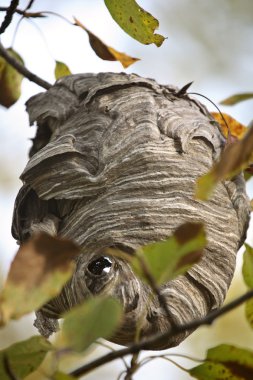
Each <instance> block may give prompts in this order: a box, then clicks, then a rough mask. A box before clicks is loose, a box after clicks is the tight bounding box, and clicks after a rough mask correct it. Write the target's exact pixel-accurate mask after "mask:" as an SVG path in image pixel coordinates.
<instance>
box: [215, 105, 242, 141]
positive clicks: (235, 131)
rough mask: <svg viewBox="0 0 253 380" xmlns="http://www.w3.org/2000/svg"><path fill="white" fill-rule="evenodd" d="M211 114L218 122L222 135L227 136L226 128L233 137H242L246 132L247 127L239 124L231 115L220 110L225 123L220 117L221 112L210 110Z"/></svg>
mask: <svg viewBox="0 0 253 380" xmlns="http://www.w3.org/2000/svg"><path fill="white" fill-rule="evenodd" d="M211 115H212V116H213V117H214V119H215V120H216V121H217V122H218V123H219V124H220V127H221V132H222V133H223V135H224V136H225V137H226V138H227V137H228V128H227V125H228V127H229V130H230V132H231V135H232V136H234V137H237V138H238V139H241V138H243V136H244V135H245V133H246V132H247V127H245V125H243V124H241V123H240V122H239V121H237V120H236V119H234V118H233V117H232V116H230V115H228V114H226V113H224V112H222V115H223V117H224V119H225V121H226V123H227V125H226V123H225V121H224V119H223V118H222V116H221V114H220V113H218V112H212V113H211Z"/></svg>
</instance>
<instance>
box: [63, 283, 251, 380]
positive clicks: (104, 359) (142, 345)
mask: <svg viewBox="0 0 253 380" xmlns="http://www.w3.org/2000/svg"><path fill="white" fill-rule="evenodd" d="M252 297H253V289H252V290H250V291H248V292H247V293H245V294H243V295H242V296H240V297H238V298H236V299H235V300H233V301H232V302H230V303H228V304H227V305H225V306H223V307H222V308H221V309H219V310H214V311H211V312H210V313H209V314H208V315H207V316H206V317H204V318H201V319H195V320H193V321H190V322H188V323H185V324H183V325H175V326H173V328H172V329H170V331H168V332H166V333H159V334H155V335H153V336H151V337H150V338H146V339H143V340H141V341H140V342H138V343H134V344H132V345H131V346H129V347H126V348H123V349H121V350H118V351H115V352H110V353H109V354H107V355H104V356H101V357H100V358H98V359H95V360H93V361H91V362H90V363H88V364H85V365H83V366H81V367H79V368H77V369H76V370H74V371H72V372H71V373H70V375H71V376H73V377H79V376H81V375H84V374H86V373H88V372H90V371H92V370H93V369H95V368H98V367H100V366H102V365H104V364H106V363H109V362H111V361H113V360H115V359H118V358H121V357H123V356H126V355H130V354H134V353H138V352H140V351H141V350H145V349H149V347H150V346H151V345H154V344H159V343H160V342H161V341H164V339H169V338H171V337H172V336H175V335H177V334H179V333H182V332H184V331H187V330H191V329H195V328H197V327H199V326H203V325H211V324H212V323H213V321H214V320H216V319H217V318H219V317H221V316H222V315H224V314H226V313H228V312H229V311H231V310H233V309H235V308H236V307H238V306H240V305H241V304H243V303H244V302H246V301H247V300H249V299H250V298H252Z"/></svg>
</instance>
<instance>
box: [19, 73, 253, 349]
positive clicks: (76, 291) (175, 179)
mask: <svg viewBox="0 0 253 380" xmlns="http://www.w3.org/2000/svg"><path fill="white" fill-rule="evenodd" d="M27 110H28V113H29V117H30V123H31V124H34V123H35V122H36V123H37V134H36V137H35V139H34V141H33V146H32V148H31V151H30V160H29V162H28V164H27V166H26V168H25V170H24V172H23V173H22V175H21V179H22V181H23V183H24V185H23V187H22V188H21V190H20V192H19V194H18V196H17V200H16V206H15V211H14V219H13V235H14V237H15V238H16V239H17V240H19V241H20V242H23V241H25V240H26V239H27V238H28V237H29V236H30V235H32V234H33V233H34V232H36V231H46V232H48V233H50V234H52V235H59V236H63V237H66V238H69V239H72V240H73V241H75V242H76V243H77V244H79V245H80V247H81V248H82V250H83V253H82V254H81V255H80V256H79V257H78V259H77V263H76V271H75V273H74V275H73V277H72V279H71V281H70V282H69V283H68V284H67V285H66V286H65V287H64V289H63V291H62V293H61V294H60V295H59V296H58V297H56V298H55V299H53V300H52V301H50V302H49V303H48V304H47V305H45V306H44V307H43V308H42V309H41V310H39V311H38V312H37V320H36V322H35V324H36V326H37V327H38V329H39V330H40V332H41V333H42V334H43V335H45V336H48V335H50V333H52V332H53V331H55V330H56V329H57V318H59V317H60V315H61V314H62V313H63V312H64V311H66V310H68V309H69V308H71V307H72V306H74V305H76V304H78V303H80V302H82V301H83V300H84V299H86V298H87V297H90V296H92V295H96V294H108V295H112V296H113V297H115V298H117V299H118V300H120V302H121V303H122V304H123V306H124V321H123V323H122V326H121V328H120V329H119V330H118V332H117V333H116V334H115V336H114V337H113V341H114V342H116V343H119V344H129V343H130V342H131V341H133V339H134V333H135V327H136V324H137V323H138V321H139V320H140V317H143V314H144V315H145V318H144V319H143V324H142V330H141V334H142V336H143V337H147V336H150V335H151V334H154V333H156V332H163V331H166V330H168V329H169V328H170V326H171V325H172V324H183V323H186V322H189V321H192V320H193V319H196V318H201V317H204V316H205V315H206V314H207V313H209V312H210V311H211V310H214V309H217V308H219V307H220V306H221V304H222V303H223V301H224V297H225V295H226V293H227V290H228V287H229V285H230V282H231V279H232V276H233V272H234V268H235V259H236V252H237V250H238V248H239V247H240V245H241V244H242V242H243V239H244V238H245V231H246V228H247V225H248V219H249V203H248V199H247V196H246V194H245V187H244V180H243V178H242V176H241V175H238V176H236V177H234V178H233V179H232V180H231V181H224V182H222V183H220V184H219V185H218V186H217V188H216V190H215V192H214V194H213V196H212V198H211V200H209V201H208V202H201V201H199V200H196V199H195V198H194V189H195V183H196V179H197V178H198V177H199V176H200V175H202V174H204V173H206V172H207V171H208V170H209V169H210V168H211V167H212V165H213V163H214V161H215V160H217V159H218V157H219V155H220V153H221V150H222V149H223V148H224V143H225V142H224V137H223V136H222V134H221V133H220V130H219V128H218V127H217V125H215V123H214V122H213V119H212V117H211V116H210V114H209V113H208V111H207V110H206V109H205V107H204V106H203V105H201V104H200V103H199V102H197V101H196V100H194V99H191V98H190V97H189V96H187V95H185V94H182V93H180V92H178V89H177V88H175V87H173V86H162V85H159V84H157V83H156V82H155V81H154V80H151V79H144V78H141V77H139V76H138V75H134V74H131V75H126V74H123V73H120V74H114V73H101V74H98V75H95V74H80V75H72V76H68V77H65V78H62V79H60V80H58V81H57V82H56V84H55V85H54V86H53V87H52V88H50V90H48V91H47V92H44V93H41V94H38V95H35V96H34V97H32V98H31V99H30V100H29V101H28V102H27ZM185 222H202V223H204V224H205V227H206V231H207V237H208V245H207V247H206V249H205V252H204V256H203V258H202V259H201V261H200V262H199V263H198V264H196V265H194V266H193V267H192V268H191V269H190V270H189V271H188V272H187V273H186V274H185V275H182V276H179V277H178V278H176V279H175V280H173V281H170V282H168V283H166V284H164V285H163V286H162V287H161V289H160V292H161V294H162V295H163V298H164V299H165V300H166V302H167V307H168V309H169V312H170V318H168V317H167V315H166V313H165V311H164V309H163V308H162V307H161V305H160V304H159V301H158V299H157V298H155V297H153V298H152V297H150V292H151V290H150V289H149V287H148V286H147V285H144V284H143V283H142V282H141V281H140V280H139V279H138V278H136V276H135V275H134V273H133V272H132V270H131V268H130V266H129V264H128V263H127V262H125V261H124V260H123V259H120V258H116V257H110V256H108V255H106V254H105V249H106V248H107V247H111V246H124V247H125V249H126V250H127V249H130V250H132V249H136V248H137V247H139V246H142V245H145V244H147V243H149V242H153V241H157V240H161V239H165V238H167V237H168V236H169V235H171V234H172V233H173V231H174V230H175V229H176V227H178V226H179V225H181V224H182V223H185ZM189 333H190V331H188V332H185V333H181V334H179V335H177V336H176V337H175V336H174V337H173V338H171V340H169V341H167V342H163V344H162V345H160V346H155V347H150V348H153V349H163V348H166V347H171V346H174V345H177V344H179V343H180V342H181V341H182V340H183V339H184V338H185V337H186V336H187V335H189Z"/></svg>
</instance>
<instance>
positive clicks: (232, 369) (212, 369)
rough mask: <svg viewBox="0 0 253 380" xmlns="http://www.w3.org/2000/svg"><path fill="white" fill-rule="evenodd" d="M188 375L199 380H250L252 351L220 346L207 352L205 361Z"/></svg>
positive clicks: (252, 361) (252, 369) (252, 367)
mask: <svg viewBox="0 0 253 380" xmlns="http://www.w3.org/2000/svg"><path fill="white" fill-rule="evenodd" d="M189 373H190V375H191V376H193V377H195V378H196V379H199V380H222V379H224V380H225V379H226V380H228V379H229V380H252V379H253V351H250V350H246V349H243V348H239V347H235V346H231V345H227V344H221V345H219V346H217V347H214V348H211V349H210V350H208V352H207V357H206V361H205V362H204V363H203V364H201V365H199V366H197V367H194V368H192V369H190V370H189Z"/></svg>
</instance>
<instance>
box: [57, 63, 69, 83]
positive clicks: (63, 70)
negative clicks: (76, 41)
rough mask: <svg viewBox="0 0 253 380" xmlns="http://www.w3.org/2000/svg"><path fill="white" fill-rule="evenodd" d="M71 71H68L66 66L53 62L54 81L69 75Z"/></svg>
mask: <svg viewBox="0 0 253 380" xmlns="http://www.w3.org/2000/svg"><path fill="white" fill-rule="evenodd" d="M71 74H72V73H71V71H70V70H69V68H68V66H67V65H66V64H65V63H64V62H61V61H55V69H54V76H55V79H59V78H62V77H65V76H66V75H71Z"/></svg>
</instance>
